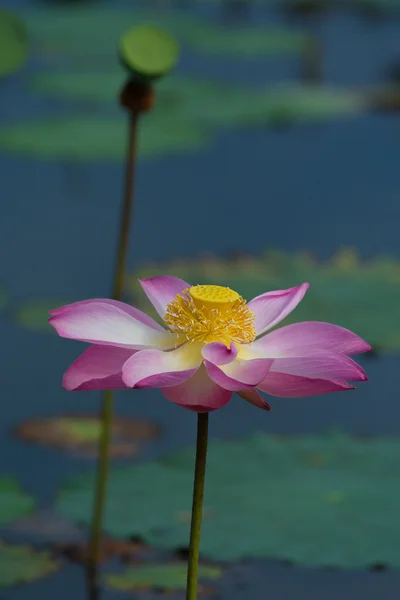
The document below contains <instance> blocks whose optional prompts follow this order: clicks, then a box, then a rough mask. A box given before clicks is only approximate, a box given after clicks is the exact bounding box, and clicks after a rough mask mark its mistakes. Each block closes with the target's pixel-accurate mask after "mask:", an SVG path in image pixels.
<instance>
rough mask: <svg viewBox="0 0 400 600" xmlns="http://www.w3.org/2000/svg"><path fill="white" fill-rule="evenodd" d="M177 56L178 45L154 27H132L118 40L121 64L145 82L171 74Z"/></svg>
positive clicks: (164, 32) (169, 36)
mask: <svg viewBox="0 0 400 600" xmlns="http://www.w3.org/2000/svg"><path fill="white" fill-rule="evenodd" d="M178 56H179V46H178V42H177V41H176V40H175V38H174V37H172V35H170V34H169V33H168V32H167V31H165V30H163V29H160V28H158V27H153V26H150V25H136V26H135V27H132V28H131V29H129V30H128V31H127V32H126V33H125V34H124V35H123V36H122V38H121V41H120V57H121V60H122V62H123V64H124V65H125V66H126V67H127V68H128V69H129V70H130V71H131V72H132V73H134V74H135V75H138V76H139V77H141V78H144V79H147V80H152V79H157V78H158V77H161V76H162V75H166V74H167V73H169V72H170V71H172V69H173V68H174V66H175V64H176V62H177V60H178Z"/></svg>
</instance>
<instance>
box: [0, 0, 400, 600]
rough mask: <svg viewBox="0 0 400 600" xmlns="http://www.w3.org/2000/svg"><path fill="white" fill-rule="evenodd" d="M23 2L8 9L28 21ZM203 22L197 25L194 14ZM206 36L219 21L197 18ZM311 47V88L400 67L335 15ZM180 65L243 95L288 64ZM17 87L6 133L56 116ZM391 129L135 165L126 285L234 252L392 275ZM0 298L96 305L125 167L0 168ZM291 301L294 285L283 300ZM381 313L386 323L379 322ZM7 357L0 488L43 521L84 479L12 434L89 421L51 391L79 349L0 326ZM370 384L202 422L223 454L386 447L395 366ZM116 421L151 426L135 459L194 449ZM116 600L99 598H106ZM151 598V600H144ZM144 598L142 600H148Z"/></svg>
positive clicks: (233, 582)
mask: <svg viewBox="0 0 400 600" xmlns="http://www.w3.org/2000/svg"><path fill="white" fill-rule="evenodd" d="M34 4H35V3H34V2H33V1H32V2H30V3H28V2H22V0H20V1H19V2H18V3H17V2H15V3H14V4H13V6H17V5H18V8H20V12H21V15H23V14H24V9H25V8H26V7H27V6H28V5H29V6H32V5H34ZM204 12H208V13H210V15H211V13H212V12H213V10H212V9H211V8H208V9H207V10H205V11H204ZM210 18H215V15H214V17H212V16H210ZM252 18H253V21H254V22H255V21H259V22H265V23H266V22H277V23H279V22H281V23H283V22H284V17H282V16H279V15H278V14H277V11H274V12H272V11H271V10H269V11H267V10H262V9H259V10H258V11H254V14H253V15H252ZM297 25H299V26H300V27H305V28H308V29H310V30H312V31H314V32H315V33H317V34H318V36H319V37H320V38H321V39H322V40H323V42H324V45H325V52H326V61H325V64H324V75H325V80H326V81H327V82H331V83H340V84H348V85H351V86H357V85H371V84H374V83H377V82H380V81H382V80H383V79H384V77H385V71H386V70H387V68H388V67H389V65H390V64H391V62H393V61H395V60H396V59H397V58H398V56H399V52H400V47H399V44H398V39H399V38H398V34H399V22H398V21H397V20H395V19H392V20H390V19H386V20H383V21H378V22H376V23H375V22H370V21H367V20H365V19H363V18H362V17H360V16H357V15H353V14H351V13H346V14H344V13H343V14H341V13H339V12H332V13H329V14H328V15H325V16H323V17H319V18H318V19H309V20H306V21H305V22H301V21H297ZM182 65H183V67H185V69H186V70H187V69H191V68H193V70H194V71H196V72H198V71H199V70H200V71H202V72H203V73H206V74H209V75H210V76H216V77H220V78H225V79H229V80H231V81H235V82H236V83H237V82H240V81H242V82H243V83H252V82H254V81H256V80H257V79H258V78H262V80H263V81H274V80H275V81H278V80H284V79H289V78H291V79H293V78H295V77H297V76H298V69H299V68H298V65H297V64H296V61H295V60H285V61H282V59H277V60H268V61H265V63H262V62H260V61H253V62H251V61H250V62H249V66H248V67H247V66H246V69H244V68H243V69H241V68H240V65H239V67H238V66H237V65H235V64H233V61H231V60H229V61H228V60H227V59H218V60H211V59H204V58H201V59H200V58H196V57H195V56H191V55H190V53H189V52H184V53H183V57H182ZM37 68H38V67H37V65H35V64H33V65H30V66H29V67H28V68H27V69H26V70H24V71H22V72H21V73H19V74H17V75H16V76H14V77H12V78H10V79H8V80H7V81H5V82H2V86H1V88H0V120H1V122H2V124H5V123H7V122H8V121H11V120H18V119H19V118H20V117H21V115H24V116H25V117H30V116H33V115H35V116H38V115H49V114H56V113H57V114H59V113H60V111H62V110H65V111H67V110H68V108H66V107H65V103H64V104H63V103H62V102H61V101H57V100H48V99H44V98H41V97H40V96H34V95H33V94H31V93H30V92H29V89H28V87H27V78H28V75H29V72H32V70H35V69H37ZM399 150H400V127H399V123H398V118H397V116H393V115H381V114H375V115H367V116H366V115H364V116H360V117H355V118H344V119H340V120H339V119H338V120H334V121H331V122H328V123H322V124H318V125H312V126H311V125H308V126H302V127H298V128H293V129H288V130H283V131H273V130H267V129H265V130H263V129H261V128H260V129H258V130H257V131H246V132H235V131H227V132H223V133H220V134H218V135H217V137H216V139H215V142H214V143H213V144H212V145H211V146H210V147H208V148H206V149H205V150H202V151H201V152H199V153H193V154H188V155H178V156H169V157H168V156H166V157H163V158H157V159H152V160H148V161H143V162H142V163H140V164H139V168H138V175H137V188H136V206H135V218H134V225H133V231H132V236H131V242H130V250H129V261H128V262H129V268H130V269H131V270H132V269H134V268H136V267H137V266H139V265H141V264H143V263H144V262H147V261H165V260H169V259H173V258H175V257H180V256H196V255H198V254H201V253H205V252H212V253H216V254H219V255H221V254H222V255H224V254H226V253H228V252H230V251H232V250H240V251H244V252H248V253H251V254H259V253H261V252H262V251H264V250H265V249H266V248H268V247H269V248H280V249H283V250H286V251H297V250H303V249H306V250H310V251H312V252H313V253H314V254H315V255H316V256H318V257H320V258H327V257H329V256H330V255H331V254H332V253H333V252H335V251H336V250H337V249H338V247H340V246H352V247H355V248H357V249H358V250H359V252H360V254H361V255H362V256H363V257H365V258H369V257H373V256H376V255H378V254H388V255H390V256H392V257H395V258H400V238H399V234H398V230H399V226H398V224H399V217H400V203H399V201H398V193H399V191H398V187H399V186H398V181H399V176H398V173H399V171H398V156H399ZM0 173H1V181H2V201H1V208H0V254H1V256H2V258H3V259H2V261H1V268H0V284H1V286H3V287H4V288H5V289H6V290H7V293H8V294H9V296H10V297H11V298H12V301H13V302H14V301H15V302H25V301H33V300H36V299H38V300H41V299H47V298H55V299H58V298H59V299H63V298H66V299H67V300H68V299H69V298H73V299H79V298H86V297H87V298H89V297H102V296H106V295H109V292H110V281H111V276H112V269H113V263H114V251H115V246H116V235H117V227H118V221H119V205H120V198H121V193H122V180H123V166H122V165H121V164H118V163H114V164H109V163H107V162H105V161H104V162H102V163H94V164H90V165H86V164H79V163H73V164H72V163H60V162H54V161H52V162H50V161H44V160H40V159H37V160H36V159H29V158H24V157H18V156H13V155H11V154H7V153H6V152H5V151H2V152H1V154H0ZM294 284H295V283H294ZM382 310H384V307H382ZM0 323H1V326H0V327H1V335H2V344H3V357H4V358H3V370H2V384H3V385H2V395H3V411H2V419H1V424H0V427H1V433H2V435H1V437H0V470H1V472H4V473H7V474H11V475H13V476H15V477H17V478H18V480H19V481H20V482H21V484H22V485H23V487H24V488H26V489H27V490H28V491H30V492H31V493H32V494H34V495H35V496H36V497H37V498H38V499H39V500H40V502H41V503H42V505H43V507H47V506H50V505H51V503H52V501H53V498H54V494H55V491H56V490H57V488H58V487H59V485H60V484H61V483H62V482H63V481H64V480H65V479H66V478H67V477H68V476H69V475H71V474H75V473H78V472H84V471H85V470H91V469H92V468H93V462H92V461H88V460H83V461H82V460H79V459H76V458H74V457H71V456H69V455H67V454H62V453H59V452H56V451H54V452H52V451H50V450H48V449H44V448H42V447H37V446H28V445H24V444H23V443H21V442H20V441H17V440H16V439H15V438H14V437H13V436H12V435H11V432H12V429H13V427H15V426H16V425H17V424H18V423H20V422H21V421H23V420H25V419H27V418H30V417H39V416H46V415H51V414H55V413H63V412H69V411H95V410H97V409H98V407H99V399H100V396H99V395H98V394H97V393H88V394H76V395H75V394H69V393H67V392H66V391H64V390H63V389H62V388H61V377H62V373H63V371H64V370H65V368H66V366H67V365H69V364H70V363H71V362H72V361H73V360H74V358H75V357H76V356H77V354H78V353H79V352H80V351H81V350H82V348H81V345H80V344H78V343H75V342H66V341H65V340H62V339H60V338H58V337H56V336H52V335H46V334H39V333H35V332H32V331H29V330H25V329H23V328H22V327H20V326H18V325H17V324H16V323H14V322H13V321H12V320H11V318H10V314H9V312H8V311H7V310H5V311H2V312H1V313H0ZM361 363H362V364H363V366H364V367H365V368H366V369H367V370H368V374H369V377H370V381H369V383H368V384H364V385H360V386H359V387H358V389H357V390H356V391H354V392H353V393H352V394H351V397H349V396H348V395H343V397H342V396H341V395H338V396H336V395H335V397H333V398H332V397H325V398H310V399H302V400H281V399H277V398H276V399H273V400H272V402H271V404H272V409H273V410H272V412H271V413H269V414H265V415H264V414H263V415H261V416H260V414H259V413H258V412H257V410H255V409H253V408H252V407H250V406H247V405H246V406H244V405H243V404H244V403H242V402H240V401H239V399H237V400H234V401H233V402H232V403H231V404H230V405H229V406H228V407H227V408H226V409H224V411H220V412H217V413H215V414H213V415H212V418H211V436H212V437H216V438H231V437H240V436H242V435H246V434H247V433H250V432H252V431H254V430H260V429H262V430H263V431H266V432H279V433H281V432H285V433H286V432H287V433H304V432H323V431H325V430H326V429H329V428H332V427H337V428H340V429H344V430H346V431H349V432H352V433H356V434H373V435H398V434H399V433H400V408H399V403H398V398H397V397H396V392H395V390H396V379H397V378H396V368H397V365H398V358H397V357H396V356H384V357H379V358H377V359H367V358H365V359H363V360H361ZM116 407H117V412H118V414H122V415H132V416H138V417H140V416H145V417H148V418H150V419H152V420H155V421H157V422H159V423H160V424H161V425H162V426H163V428H164V436H163V437H162V438H161V439H160V440H158V441H156V442H154V443H153V444H152V445H151V446H149V447H148V448H147V449H146V450H145V451H144V453H143V456H144V457H145V458H152V457H156V456H159V455H163V454H164V453H166V452H169V451H171V450H174V449H178V448H181V447H184V446H185V445H188V444H192V443H193V441H194V436H195V419H194V416H193V415H192V414H191V413H188V412H186V411H183V410H181V409H179V408H177V407H175V406H174V405H172V404H169V403H168V402H166V401H165V400H164V399H163V398H162V397H161V395H160V394H159V393H158V392H153V391H144V392H140V393H138V392H121V393H118V394H117V403H116ZM399 586H400V574H399V573H398V572H382V573H372V572H367V571H365V572H361V571H360V572H341V571H333V570H332V571H328V570H325V571H324V570H316V569H301V568H299V567H296V568H294V567H287V566H283V565H281V564H276V563H273V562H262V561H257V562H256V561H254V562H252V561H250V562H249V563H248V564H247V565H241V566H237V568H236V571H235V572H234V573H233V574H232V576H231V577H230V578H229V577H228V578H227V579H226V582H225V583H224V584H223V586H222V588H221V598H224V599H228V598H230V599H232V600H240V599H241V598H243V599H244V598H246V599H247V598H252V599H253V600H258V599H260V600H261V599H262V598H264V597H265V596H266V595H268V597H270V598H273V600H289V599H291V598H293V597H295V596H296V597H297V598H301V599H303V598H304V599H307V600H314V599H315V600H317V599H319V598H322V597H323V598H324V599H326V600H330V599H331V598H332V599H333V598H337V597H341V598H342V599H343V600H347V599H350V598H354V597H356V598H358V597H359V598H363V599H364V600H368V599H370V598H371V599H372V598H377V597H384V598H386V599H387V600H390V599H391V598H393V599H394V598H397V596H398V589H399ZM71 594H72V595H73V596H74V597H76V598H78V597H79V598H80V597H82V598H83V597H84V594H85V589H84V581H83V575H82V572H81V570H80V569H79V568H78V567H75V566H71V565H69V566H67V567H65V568H64V569H63V570H62V571H60V572H59V573H57V574H56V575H53V576H51V577H50V578H48V579H44V580H42V581H39V582H37V583H35V584H32V585H26V586H21V587H18V588H12V589H10V590H7V591H6V593H5V594H4V595H3V597H4V598H7V599H8V598H9V599H10V600H28V598H36V597H37V598H39V597H40V598H41V599H42V600H46V599H47V598H49V599H50V598H53V597H55V596H56V597H58V598H60V600H64V599H65V600H66V599H67V598H69V597H70V596H71ZM108 596H109V597H110V598H111V597H114V596H115V594H111V593H110V592H107V593H106V595H105V597H108ZM147 597H148V598H150V597H152V596H151V595H148V596H146V598H147ZM154 597H156V596H154Z"/></svg>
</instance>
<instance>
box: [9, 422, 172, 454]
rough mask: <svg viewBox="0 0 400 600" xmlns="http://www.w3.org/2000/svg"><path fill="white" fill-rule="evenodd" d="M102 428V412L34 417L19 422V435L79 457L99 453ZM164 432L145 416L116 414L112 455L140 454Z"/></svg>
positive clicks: (112, 431)
mask: <svg viewBox="0 0 400 600" xmlns="http://www.w3.org/2000/svg"><path fill="white" fill-rule="evenodd" d="M101 431H102V423H101V419H100V417H99V416H98V415H91V414H87V415H85V414H69V415H58V416H55V417H48V418H42V419H30V420H28V421H25V422H24V423H22V424H21V425H19V426H18V427H17V429H16V431H15V432H16V435H17V436H18V437H20V438H21V439H23V440H24V441H25V442H30V443H34V444H43V445H47V446H53V447H55V448H60V449H62V450H66V451H69V452H72V453H73V454H75V455H78V456H85V457H89V458H93V457H96V456H97V453H98V446H99V439H100V435H101ZM159 435H160V427H159V426H158V425H156V424H155V423H152V422H151V421H147V420H145V419H133V418H129V417H126V416H124V417H114V418H113V421H112V426H111V440H110V456H111V457H115V458H117V457H125V456H135V455H137V454H140V451H141V447H142V445H143V444H144V443H146V442H148V441H150V440H153V439H155V438H157V437H159Z"/></svg>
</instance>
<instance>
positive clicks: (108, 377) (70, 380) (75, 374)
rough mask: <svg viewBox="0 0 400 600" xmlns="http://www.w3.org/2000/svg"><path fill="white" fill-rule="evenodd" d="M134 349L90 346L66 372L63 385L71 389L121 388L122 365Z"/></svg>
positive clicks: (122, 387)
mask: <svg viewBox="0 0 400 600" xmlns="http://www.w3.org/2000/svg"><path fill="white" fill-rule="evenodd" d="M134 352H135V351H134V350H129V349H126V348H116V347H114V346H97V345H96V346H90V347H89V348H87V349H86V350H85V352H83V354H81V355H80V356H79V357H78V358H77V359H76V360H75V361H74V362H73V363H72V365H71V366H70V367H69V369H68V370H67V371H66V372H65V373H64V377H63V387H64V388H65V389H66V390H69V391H84V390H85V391H88V390H120V389H124V388H126V387H127V386H126V385H125V384H124V382H123V381H122V366H123V364H124V363H125V362H126V361H127V360H128V358H130V357H131V356H132V354H134Z"/></svg>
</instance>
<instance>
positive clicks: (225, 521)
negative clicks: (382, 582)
mask: <svg viewBox="0 0 400 600" xmlns="http://www.w3.org/2000/svg"><path fill="white" fill-rule="evenodd" d="M399 455H400V440H399V439H390V438H382V439H379V438H378V439H374V438H372V439H356V438H352V437H350V436H348V435H346V434H340V433H331V434H328V435H325V436H296V437H289V436H268V435H264V434H256V435H253V436H251V437H249V438H247V439H244V440H239V441H234V442H212V443H211V444H210V448H209V454H208V465H207V485H206V490H205V498H204V520H203V528H202V540H201V548H202V553H203V556H206V557H208V558H210V559H213V560H230V561H236V560H240V559H243V558H245V557H252V556H253V557H260V558H274V559H285V560H290V561H293V562H295V563H298V564H302V565H308V566H314V567H315V566H333V567H340V568H344V569H347V568H348V569H358V568H366V567H369V566H371V565H374V564H377V563H382V564H385V565H388V566H389V567H393V568H399V567H400V546H399V544H398V540H399V537H400V520H399V519H398V507H399V505H400V478H399V476H398V462H399ZM193 465H194V447H193V448H189V449H187V450H184V451H181V452H178V453H177V454H174V455H172V456H170V457H167V458H165V459H164V460H160V461H155V462H149V463H143V464H139V465H137V466H133V467H120V468H116V469H113V470H112V472H111V474H110V481H109V494H108V499H107V509H106V517H105V530H106V531H108V532H110V533H111V534H113V535H115V536H121V537H126V536H130V535H139V536H142V537H143V538H144V539H145V540H146V541H147V542H148V543H150V544H151V545H153V546H155V547H157V546H158V547H163V548H168V549H172V548H177V547H181V546H187V544H188V540H189V527H190V510H191V502H192V497H191V494H192V485H193ZM93 485H94V477H92V476H91V477H89V476H88V475H85V476H84V477H78V478H76V479H73V480H72V481H71V482H70V483H69V484H67V485H66V486H65V487H64V488H63V489H62V490H61V492H60V494H59V496H58V499H57V506H56V508H57V510H58V511H60V512H61V514H63V515H64V516H66V517H68V518H70V519H72V520H75V521H77V522H79V523H86V524H89V522H90V514H91V507H92V494H93ZM232 499H234V501H233V500H232Z"/></svg>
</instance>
